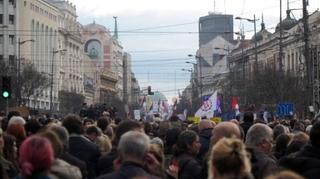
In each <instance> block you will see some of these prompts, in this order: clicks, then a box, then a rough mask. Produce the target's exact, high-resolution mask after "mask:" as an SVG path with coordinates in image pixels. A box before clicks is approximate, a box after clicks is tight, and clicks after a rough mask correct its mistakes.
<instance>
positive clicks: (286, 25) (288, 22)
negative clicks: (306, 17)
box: [276, 10, 298, 32]
mask: <svg viewBox="0 0 320 179" xmlns="http://www.w3.org/2000/svg"><path fill="white" fill-rule="evenodd" d="M297 22H298V21H297V20H295V19H293V18H291V17H290V10H287V17H286V18H285V19H284V20H283V21H282V23H281V26H282V29H283V30H290V29H291V28H292V27H294V26H295V25H296V24H297ZM279 28H280V23H279V24H278V25H277V27H276V32H278V31H279Z"/></svg>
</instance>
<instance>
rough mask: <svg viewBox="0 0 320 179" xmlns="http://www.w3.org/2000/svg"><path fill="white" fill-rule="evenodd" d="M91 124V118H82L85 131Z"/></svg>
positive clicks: (92, 122)
mask: <svg viewBox="0 0 320 179" xmlns="http://www.w3.org/2000/svg"><path fill="white" fill-rule="evenodd" d="M93 124H94V121H93V119H89V118H85V119H84V120H83V129H84V131H85V130H86V129H87V128H88V127H89V126H92V125H93Z"/></svg>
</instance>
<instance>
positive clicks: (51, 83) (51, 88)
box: [50, 48, 67, 114]
mask: <svg viewBox="0 0 320 179" xmlns="http://www.w3.org/2000/svg"><path fill="white" fill-rule="evenodd" d="M65 51H67V50H66V49H61V50H55V49H54V48H53V50H52V60H51V82H50V114H52V110H53V103H52V92H53V70H54V55H55V54H56V53H59V52H65Z"/></svg>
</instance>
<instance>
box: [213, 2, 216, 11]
mask: <svg viewBox="0 0 320 179" xmlns="http://www.w3.org/2000/svg"><path fill="white" fill-rule="evenodd" d="M213 12H216V0H213Z"/></svg>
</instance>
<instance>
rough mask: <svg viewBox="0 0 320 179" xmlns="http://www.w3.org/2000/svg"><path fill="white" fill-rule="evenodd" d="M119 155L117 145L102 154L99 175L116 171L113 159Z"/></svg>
mask: <svg viewBox="0 0 320 179" xmlns="http://www.w3.org/2000/svg"><path fill="white" fill-rule="evenodd" d="M117 157H118V152H117V149H116V148H115V147H113V148H112V149H111V151H110V152H109V153H108V154H106V155H104V156H102V157H101V158H100V159H99V161H98V173H99V175H103V174H106V173H111V172H113V171H114V169H113V161H114V160H115V159H116V158H117Z"/></svg>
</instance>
